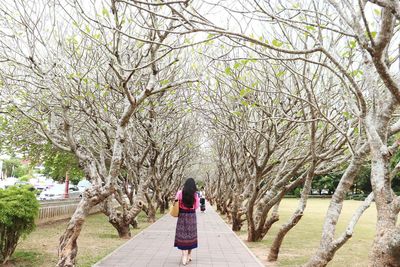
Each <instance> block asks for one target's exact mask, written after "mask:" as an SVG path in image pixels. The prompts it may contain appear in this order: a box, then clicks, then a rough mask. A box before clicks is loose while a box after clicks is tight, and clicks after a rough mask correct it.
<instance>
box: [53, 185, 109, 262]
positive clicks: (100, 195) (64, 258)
mask: <svg viewBox="0 0 400 267" xmlns="http://www.w3.org/2000/svg"><path fill="white" fill-rule="evenodd" d="M113 192H114V190H113V188H112V187H109V186H107V187H99V186H93V187H91V188H89V189H87V190H86V191H85V192H84V193H83V196H82V199H81V201H80V202H79V204H78V207H77V208H76V210H75V212H74V214H73V215H72V217H71V219H70V221H69V223H68V226H67V229H66V230H65V232H64V234H63V235H62V236H61V237H60V244H59V246H58V262H57V265H56V266H57V267H73V266H75V264H76V255H77V253H78V245H77V239H78V237H79V234H80V233H81V230H82V226H83V223H84V222H85V218H86V216H87V215H88V214H89V212H90V210H91V209H92V208H93V207H94V206H95V205H97V204H99V203H101V202H102V201H104V200H105V199H106V198H107V197H109V196H110V195H111V194H112V193H113Z"/></svg>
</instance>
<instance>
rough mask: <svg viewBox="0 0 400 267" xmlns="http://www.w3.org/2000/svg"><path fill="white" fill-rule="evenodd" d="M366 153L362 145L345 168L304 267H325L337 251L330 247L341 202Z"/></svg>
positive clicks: (364, 146)
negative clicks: (313, 248)
mask: <svg viewBox="0 0 400 267" xmlns="http://www.w3.org/2000/svg"><path fill="white" fill-rule="evenodd" d="M368 151H369V147H368V146H367V145H362V146H361V147H360V148H358V149H357V151H356V153H355V154H354V155H353V157H352V159H351V162H350V165H349V166H348V167H347V169H346V171H345V172H344V174H343V176H342V178H341V179H340V182H339V184H338V186H337V187H336V190H335V193H334V194H333V195H332V200H331V201H330V204H329V208H328V211H327V213H326V217H325V222H324V226H323V230H322V237H321V241H320V244H319V248H318V250H317V251H316V252H315V254H314V255H313V256H312V257H311V258H310V260H309V261H308V262H307V264H306V265H305V266H306V267H319V266H326V265H327V264H328V263H329V262H330V261H331V260H332V258H333V256H334V255H335V252H336V251H337V249H339V248H338V247H336V246H333V245H332V244H333V242H334V237H335V232H336V224H337V222H338V220H339V217H340V213H341V211H342V207H343V201H344V199H345V196H346V193H347V192H348V191H349V190H350V187H351V186H352V185H353V182H354V178H355V177H356V176H357V174H358V173H359V171H360V169H361V165H362V163H363V161H364V157H365V156H366V154H367V152H368Z"/></svg>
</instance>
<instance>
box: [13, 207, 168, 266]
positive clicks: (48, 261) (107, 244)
mask: <svg viewBox="0 0 400 267" xmlns="http://www.w3.org/2000/svg"><path fill="white" fill-rule="evenodd" d="M161 216H162V215H160V214H157V219H158V218H160V217H161ZM138 221H139V229H132V230H131V233H132V236H135V235H137V234H138V233H140V232H141V231H142V230H143V229H144V228H146V227H147V226H149V225H150V223H148V222H147V218H146V214H144V213H143V212H142V213H140V214H139V216H138ZM67 223H68V220H64V221H59V222H55V223H51V224H46V225H41V226H38V227H37V228H36V230H35V231H34V232H32V233H31V234H30V235H29V236H28V237H27V238H26V239H24V240H22V241H21V242H20V244H19V245H18V247H17V250H16V252H15V253H14V255H13V257H12V259H11V261H10V262H9V263H8V264H7V265H6V267H38V266H40V267H53V266H55V265H56V263H57V247H58V240H59V238H60V236H61V234H62V233H63V232H64V230H65V228H66V226H67ZM126 241H127V240H126V239H120V238H119V237H118V233H117V231H116V230H115V229H114V228H113V227H112V225H111V224H110V223H109V222H108V219H107V217H106V216H104V215H103V214H101V213H98V214H94V215H90V216H89V217H88V218H87V219H86V221H85V224H84V226H83V229H82V232H81V234H80V236H79V239H78V258H77V266H78V267H89V266H92V265H93V264H94V263H96V262H98V261H99V260H100V259H102V258H104V257H105V256H106V255H108V254H109V253H111V252H112V251H113V250H115V249H116V248H117V247H119V246H120V245H122V244H123V243H125V242H126Z"/></svg>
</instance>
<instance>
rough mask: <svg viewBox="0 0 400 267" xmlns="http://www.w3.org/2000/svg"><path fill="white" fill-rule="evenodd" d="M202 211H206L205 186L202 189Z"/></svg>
mask: <svg viewBox="0 0 400 267" xmlns="http://www.w3.org/2000/svg"><path fill="white" fill-rule="evenodd" d="M200 211H201V212H203V213H205V212H206V195H205V193H204V187H201V191H200Z"/></svg>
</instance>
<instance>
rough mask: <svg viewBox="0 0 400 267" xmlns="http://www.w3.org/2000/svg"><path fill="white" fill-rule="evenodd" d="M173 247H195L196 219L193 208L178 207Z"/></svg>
mask: <svg viewBox="0 0 400 267" xmlns="http://www.w3.org/2000/svg"><path fill="white" fill-rule="evenodd" d="M174 247H177V248H178V249H181V250H188V249H194V248H197V221H196V211H195V210H183V209H179V217H178V222H177V223H176V231H175V243H174Z"/></svg>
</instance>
